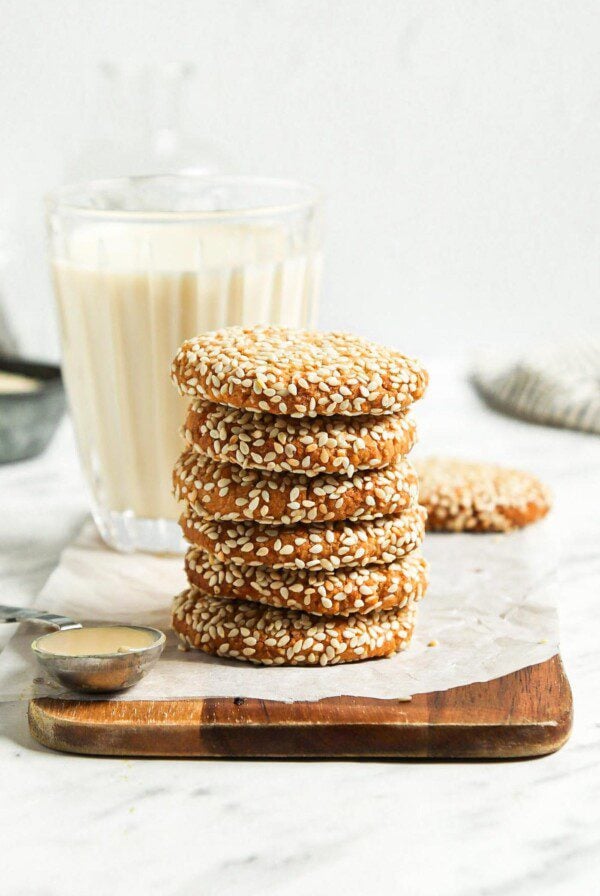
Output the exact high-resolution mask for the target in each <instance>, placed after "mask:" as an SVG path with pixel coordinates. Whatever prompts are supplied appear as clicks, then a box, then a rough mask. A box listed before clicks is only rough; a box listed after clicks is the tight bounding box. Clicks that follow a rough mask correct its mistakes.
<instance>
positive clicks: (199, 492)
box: [172, 327, 427, 665]
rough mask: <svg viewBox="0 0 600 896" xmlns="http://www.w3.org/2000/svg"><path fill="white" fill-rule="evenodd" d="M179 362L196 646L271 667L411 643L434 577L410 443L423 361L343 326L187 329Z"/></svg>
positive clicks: (188, 616) (187, 640) (182, 601)
mask: <svg viewBox="0 0 600 896" xmlns="http://www.w3.org/2000/svg"><path fill="white" fill-rule="evenodd" d="M172 370H173V379H174V382H175V383H176V385H177V387H178V388H179V391H180V392H181V393H182V394H183V395H188V396H190V397H191V398H192V404H191V406H190V408H189V411H188V416H187V420H186V424H185V426H184V432H183V434H184V438H185V441H186V443H187V447H186V450H185V451H184V452H183V454H182V455H181V457H180V458H179V461H178V462H177V464H176V467H175V470H174V488H175V494H176V496H177V497H178V498H179V499H180V500H181V501H183V502H184V512H183V515H182V518H181V525H182V528H183V531H184V534H185V536H186V538H187V539H188V541H189V542H190V544H191V547H190V550H189V551H188V554H187V558H186V572H187V575H188V580H189V582H190V588H189V589H188V590H187V591H185V592H183V594H181V595H179V596H178V597H177V598H176V599H175V602H174V606H173V627H174V629H175V630H176V631H177V632H178V633H179V636H180V638H181V640H182V641H183V642H184V644H185V645H186V646H191V647H196V648H199V649H201V650H204V651H206V652H208V653H214V654H218V655H220V656H227V657H234V658H237V659H245V660H250V661H252V662H260V663H264V664H267V665H270V664H273V665H281V664H284V663H290V664H307V665H314V664H320V665H327V664H329V663H331V664H335V663H338V662H350V661H353V660H360V659H367V658H369V657H374V656H383V655H389V654H391V653H393V652H395V651H396V650H399V649H402V648H403V647H405V646H406V645H407V644H408V642H409V640H410V637H411V635H412V630H413V626H414V619H415V605H416V603H417V601H418V600H419V599H420V598H421V597H422V596H423V595H424V593H425V590H426V587H427V565H426V563H425V561H424V560H423V558H422V557H421V555H420V552H419V551H418V550H417V549H418V547H419V545H420V542H421V540H422V537H423V529H424V517H425V513H424V511H423V510H422V508H420V507H419V505H418V501H417V491H418V486H417V477H416V474H415V471H414V470H413V468H412V467H411V465H410V463H409V462H408V461H407V460H406V457H405V455H406V454H407V453H408V452H409V451H410V449H411V448H412V446H413V444H414V442H415V438H416V433H415V426H414V423H413V421H412V420H411V419H410V417H407V416H406V413H405V412H406V410H407V408H408V407H409V406H410V405H411V404H412V402H413V401H415V400H417V399H418V398H420V397H421V395H422V394H423V392H424V390H425V388H426V385H427V374H426V372H425V371H424V370H423V368H422V367H421V366H420V365H419V363H418V362H416V361H414V360H412V359H410V358H407V357H405V356H404V355H401V354H400V353H399V352H393V351H390V350H388V349H385V348H382V347H380V346H377V345H375V344H373V343H369V342H366V341H365V340H362V339H359V338H356V337H352V336H347V335H344V334H337V333H331V334H326V333H309V332H305V331H293V330H287V329H279V328H272V327H258V328H249V329H242V328H239V327H232V328H228V329H225V330H219V331H216V332H213V333H206V334H204V335H202V336H199V337H197V338H195V339H192V340H189V341H188V342H186V343H184V345H183V346H182V347H181V349H180V351H179V352H178V354H177V356H176V358H175V361H174V363H173V369H172Z"/></svg>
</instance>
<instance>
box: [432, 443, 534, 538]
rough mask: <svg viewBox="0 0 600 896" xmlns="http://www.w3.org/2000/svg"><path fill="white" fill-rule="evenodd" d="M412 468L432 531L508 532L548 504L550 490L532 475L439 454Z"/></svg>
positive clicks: (532, 520) (527, 522)
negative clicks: (416, 477) (444, 456)
mask: <svg viewBox="0 0 600 896" xmlns="http://www.w3.org/2000/svg"><path fill="white" fill-rule="evenodd" d="M415 466H416V468H417V472H418V474H419V478H420V501H421V503H422V504H423V505H424V506H425V508H426V510H427V528H428V529H430V530H432V531H447V532H509V531H510V530H511V529H515V528H519V527H521V526H526V525H528V524H529V523H533V522H535V521H536V520H539V519H541V518H542V517H544V516H545V515H546V514H547V513H548V511H549V509H550V507H551V497H550V492H549V490H548V489H547V487H546V486H545V485H543V484H542V483H541V482H540V481H539V479H537V478H536V477H535V476H533V475H532V474H531V473H526V472H523V471H521V470H513V469H509V468H508V467H501V466H496V465H492V464H484V463H473V462H469V461H461V460H456V459H454V458H443V457H432V458H427V459H426V460H422V461H419V462H417V463H416V464H415Z"/></svg>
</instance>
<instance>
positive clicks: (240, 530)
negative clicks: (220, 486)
mask: <svg viewBox="0 0 600 896" xmlns="http://www.w3.org/2000/svg"><path fill="white" fill-rule="evenodd" d="M425 516H426V512H425V510H424V508H423V507H420V506H419V505H416V506H415V507H411V508H409V509H408V510H406V511H404V513H403V514H401V515H400V516H387V517H380V518H379V519H377V520H373V521H371V522H363V521H357V522H344V521H343V520H342V521H338V522H335V523H307V524H304V523H298V524H297V525H295V526H288V527H285V526H264V525H261V524H260V523H253V522H241V523H240V522H216V521H214V520H206V519H203V518H200V517H198V516H197V515H196V514H195V513H194V511H193V510H191V509H190V508H186V509H185V511H184V513H183V514H182V516H181V519H180V524H181V528H182V529H183V534H184V536H185V537H186V538H187V540H188V541H189V542H190V543H191V544H194V545H198V546H199V547H201V548H204V550H205V551H208V552H209V553H210V554H212V555H213V556H214V557H216V558H217V559H218V560H223V561H225V562H233V563H238V564H242V563H243V564H246V565H251V566H271V567H273V568H274V569H325V570H329V571H330V572H333V570H335V569H339V567H340V566H367V565H368V564H373V563H376V564H382V563H393V562H394V561H395V560H398V559H399V558H400V557H404V556H405V555H406V554H409V553H410V552H411V551H414V550H415V548H417V547H418V546H419V545H420V544H421V542H422V541H423V537H424V535H425Z"/></svg>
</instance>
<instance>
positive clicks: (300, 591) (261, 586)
mask: <svg viewBox="0 0 600 896" xmlns="http://www.w3.org/2000/svg"><path fill="white" fill-rule="evenodd" d="M185 571H186V574H187V578H188V581H189V582H190V584H191V585H195V586H196V588H198V590H199V591H202V592H203V593H204V594H212V595H214V596H215V597H227V598H236V599H239V600H249V601H256V602H257V603H260V604H267V605H268V606H271V607H288V608H289V609H292V610H302V611H304V612H305V613H311V614H316V615H318V616H338V615H339V616H349V615H350V614H352V613H361V614H362V615H366V614H368V613H373V612H374V611H375V610H388V609H390V607H404V606H406V604H407V603H408V601H409V600H414V601H417V600H420V599H421V598H422V597H423V595H424V594H425V591H426V589H427V582H428V579H427V563H426V562H425V560H424V559H423V557H422V556H421V554H420V552H419V551H414V552H413V553H412V554H409V555H408V556H407V557H405V558H404V559H402V560H399V561H397V562H395V563H389V564H387V565H385V566H363V567H358V568H354V569H352V568H350V569H347V568H346V567H343V568H342V569H339V570H337V571H336V572H326V571H324V570H315V571H313V570H307V569H302V570H300V569H272V568H270V567H268V566H245V565H242V566H240V565H238V564H236V563H222V562H221V561H220V560H216V559H215V558H214V557H211V556H210V554H207V553H206V551H203V550H202V548H190V550H189V551H188V552H187V555H186V558H185Z"/></svg>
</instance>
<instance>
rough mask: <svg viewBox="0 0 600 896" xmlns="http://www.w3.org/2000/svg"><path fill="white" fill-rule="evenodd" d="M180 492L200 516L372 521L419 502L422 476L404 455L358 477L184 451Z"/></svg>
mask: <svg viewBox="0 0 600 896" xmlns="http://www.w3.org/2000/svg"><path fill="white" fill-rule="evenodd" d="M173 484H174V491H175V496H176V497H177V499H178V500H183V501H185V502H186V503H187V504H189V505H191V506H192V507H193V508H194V510H195V511H196V513H197V514H198V515H199V516H205V517H209V518H210V519H214V520H256V521H258V522H263V523H277V524H281V525H285V526H292V525H294V524H295V523H300V522H305V521H306V522H329V521H330V520H341V519H344V520H356V519H363V520H371V519H376V518H377V517H380V516H385V515H388V514H394V513H401V512H402V511H403V510H405V509H406V508H407V507H411V506H412V505H413V504H416V503H417V498H418V480H417V475H416V473H415V471H414V470H413V468H412V467H411V465H410V464H409V462H408V461H407V460H406V459H405V458H398V459H397V460H396V461H394V463H393V464H390V465H389V466H388V467H385V468H384V469H383V470H369V471H364V472H358V473H355V474H354V476H351V477H345V476H333V475H322V476H312V477H309V476H305V475H304V474H302V473H267V472H265V471H264V470H244V469H242V468H241V467H238V466H237V465H236V464H232V463H220V462H219V461H215V460H211V459H210V458H207V457H205V456H204V455H201V454H198V453H197V452H196V451H194V450H193V449H188V450H187V451H184V453H183V454H182V455H181V457H180V458H179V460H178V461H177V463H176V465H175V469H174V471H173Z"/></svg>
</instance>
